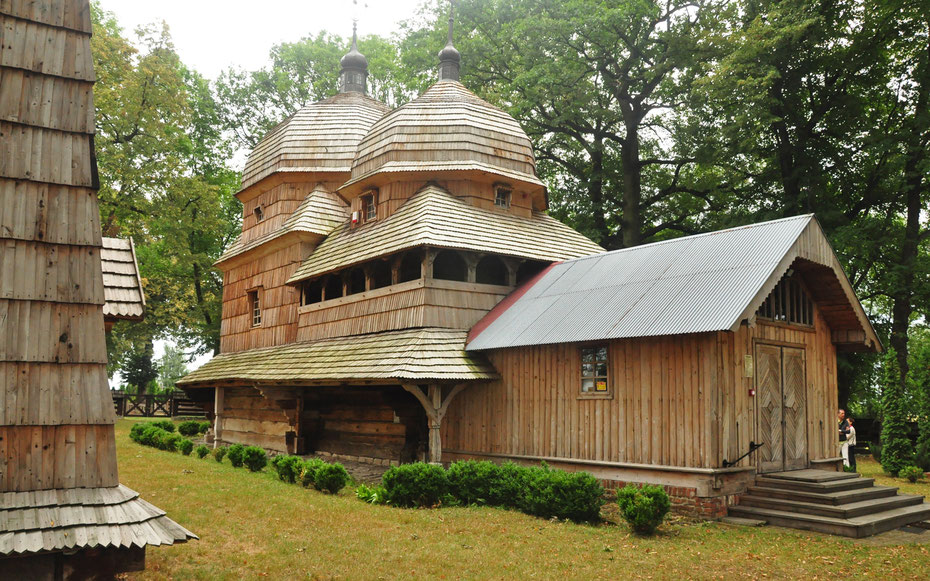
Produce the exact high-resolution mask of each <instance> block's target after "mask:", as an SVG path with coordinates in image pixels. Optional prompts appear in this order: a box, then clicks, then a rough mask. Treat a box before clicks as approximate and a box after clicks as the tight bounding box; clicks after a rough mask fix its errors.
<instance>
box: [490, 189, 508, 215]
mask: <svg viewBox="0 0 930 581" xmlns="http://www.w3.org/2000/svg"><path fill="white" fill-rule="evenodd" d="M510 193H511V190H510V188H504V187H498V188H496V189H495V190H494V205H495V206H497V207H498V208H503V209H505V210H506V209H507V208H509V207H510Z"/></svg>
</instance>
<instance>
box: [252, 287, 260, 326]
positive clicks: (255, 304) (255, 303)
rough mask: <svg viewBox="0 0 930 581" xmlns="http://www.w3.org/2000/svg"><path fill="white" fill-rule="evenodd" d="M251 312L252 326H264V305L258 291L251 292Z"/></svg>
mask: <svg viewBox="0 0 930 581" xmlns="http://www.w3.org/2000/svg"><path fill="white" fill-rule="evenodd" d="M249 310H250V312H251V313H252V326H253V327H260V326H261V324H262V303H261V297H259V294H258V291H257V290H253V291H249Z"/></svg>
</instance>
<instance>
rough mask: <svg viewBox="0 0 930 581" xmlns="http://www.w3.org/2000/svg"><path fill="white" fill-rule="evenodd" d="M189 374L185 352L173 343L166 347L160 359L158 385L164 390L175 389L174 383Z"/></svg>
mask: <svg viewBox="0 0 930 581" xmlns="http://www.w3.org/2000/svg"><path fill="white" fill-rule="evenodd" d="M185 375H187V362H186V361H185V359H184V353H183V352H182V351H181V350H179V349H176V348H175V347H174V346H172V345H167V346H166V347H165V353H164V355H162V356H161V357H159V359H158V385H159V386H160V387H161V389H162V390H164V391H172V390H174V384H175V383H177V381H178V380H179V379H181V378H182V377H184V376H185Z"/></svg>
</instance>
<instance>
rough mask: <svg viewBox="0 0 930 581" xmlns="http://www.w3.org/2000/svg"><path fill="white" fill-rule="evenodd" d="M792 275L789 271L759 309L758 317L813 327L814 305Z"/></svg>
mask: <svg viewBox="0 0 930 581" xmlns="http://www.w3.org/2000/svg"><path fill="white" fill-rule="evenodd" d="M791 274H793V273H791V271H790V270H789V274H787V275H785V277H784V278H782V279H781V281H779V283H778V285H776V286H775V289H774V290H773V291H772V294H770V295H769V296H768V298H766V299H765V302H764V303H762V306H761V307H759V310H758V311H757V312H756V316H757V317H759V318H760V319H768V320H770V321H780V322H782V323H792V324H795V325H808V326H810V325H813V324H814V305H813V303H812V302H811V299H810V296H808V294H807V291H806V290H805V289H804V287H803V286H802V285H801V283H800V282H799V281H798V280H797V279H795V278H792V277H791Z"/></svg>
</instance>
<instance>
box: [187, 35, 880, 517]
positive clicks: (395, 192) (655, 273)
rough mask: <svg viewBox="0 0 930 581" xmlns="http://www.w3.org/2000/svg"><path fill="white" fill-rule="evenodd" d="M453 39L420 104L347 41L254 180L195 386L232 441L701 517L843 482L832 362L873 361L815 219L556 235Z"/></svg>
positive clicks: (254, 159) (520, 152) (271, 144)
mask: <svg viewBox="0 0 930 581" xmlns="http://www.w3.org/2000/svg"><path fill="white" fill-rule="evenodd" d="M451 27H452V23H451V19H450V33H449V43H448V44H447V45H446V47H445V48H443V49H442V51H441V52H440V54H439V60H440V64H439V80H438V82H437V83H436V84H434V85H433V86H432V87H430V88H429V89H428V90H427V91H426V92H424V93H423V94H422V95H421V96H420V97H419V98H417V99H415V100H413V101H411V102H410V103H408V104H406V105H404V106H401V107H398V108H396V109H393V110H390V109H389V108H388V107H386V106H384V105H383V104H381V103H379V102H377V101H375V100H373V99H371V98H369V97H368V96H366V75H367V62H366V60H365V58H364V57H363V56H362V55H361V54H359V52H358V50H357V48H356V46H355V42H354V41H353V46H352V50H351V51H350V52H349V53H348V54H347V55H346V56H345V57H344V58H343V60H342V71H341V79H340V88H341V92H340V93H339V94H338V95H336V96H335V97H333V98H331V99H327V100H325V101H321V102H318V103H315V104H312V105H310V106H308V107H306V108H304V109H301V110H300V111H297V112H296V113H294V115H292V116H291V117H290V118H288V119H286V120H285V121H284V122H283V123H281V124H280V125H279V126H277V127H276V128H274V129H273V130H272V131H271V132H269V134H268V135H267V136H266V137H265V138H264V140H263V141H262V142H261V143H260V144H259V145H258V146H257V147H256V148H255V150H254V151H253V152H252V154H251V156H250V157H249V159H248V162H247V164H246V167H245V172H244V176H243V186H242V190H241V191H240V192H239V193H238V197H239V199H240V200H241V201H242V203H243V206H244V215H243V226H242V234H241V236H240V237H239V238H238V239H237V240H236V241H235V242H234V243H233V244H232V246H231V247H230V248H229V249H228V250H227V251H226V253H225V254H224V255H223V256H222V257H221V258H220V260H219V261H218V263H217V264H218V266H219V267H220V268H221V269H222V270H223V272H224V297H223V318H222V330H221V354H220V355H218V356H216V357H215V358H214V359H212V360H211V361H209V362H208V363H207V364H205V365H204V366H203V367H201V368H200V369H198V370H196V371H194V372H192V373H191V374H189V375H188V376H187V377H186V378H184V379H182V380H181V381H179V382H178V385H179V386H181V387H183V388H184V389H185V390H186V391H187V392H188V393H189V394H191V396H192V397H194V398H197V399H199V400H200V401H202V402H203V403H204V405H205V406H206V407H207V409H208V411H209V413H210V414H211V415H212V417H213V418H214V419H215V430H214V431H215V434H214V435H215V438H216V441H217V442H219V443H231V442H240V443H244V444H256V445H259V446H263V447H265V448H268V449H270V450H273V451H277V452H281V453H292V454H309V453H322V454H332V455H334V456H336V457H340V458H348V459H351V460H357V461H363V462H372V463H377V464H397V463H402V462H409V461H414V460H428V461H432V462H449V461H453V460H457V459H463V458H480V459H491V460H494V461H505V460H512V461H517V462H531V463H535V462H539V461H541V460H544V461H546V462H547V463H549V464H550V465H553V466H558V467H564V468H567V469H583V470H587V471H589V472H592V473H593V474H595V475H596V476H598V477H599V478H602V479H604V480H608V481H615V482H628V481H629V482H652V483H659V484H663V485H665V486H667V487H668V488H669V490H670V491H671V492H672V493H673V495H675V496H676V497H677V498H678V500H679V501H680V502H682V503H685V504H686V505H687V506H686V507H685V508H690V509H692V511H693V512H699V513H701V514H704V515H707V516H720V515H721V514H723V513H725V512H726V507H727V503H728V502H730V503H732V502H733V501H734V499H735V497H736V495H739V494H741V493H743V492H745V491H746V489H747V487H748V486H749V484H750V483H751V481H752V479H753V477H754V476H755V475H756V474H762V473H775V472H778V473H781V472H784V471H786V470H792V469H807V468H811V467H814V468H817V467H820V468H827V469H829V470H834V471H835V470H836V469H837V467H838V465H839V462H840V460H839V446H838V443H837V441H836V440H837V435H836V427H835V425H834V421H835V420H834V417H835V413H836V409H835V408H836V405H837V375H836V352H837V351H838V350H876V349H880V344H879V341H878V339H877V337H876V335H875V332H874V331H873V329H872V326H871V325H870V323H869V320H868V318H867V316H866V314H865V312H864V311H863V309H862V306H861V305H860V304H859V301H858V300H857V298H856V296H855V294H854V293H853V291H852V289H851V287H850V284H849V281H848V280H847V278H846V276H845V274H844V273H843V270H842V268H841V266H840V264H839V263H838V261H837V259H836V256H835V255H834V253H833V250H832V249H831V247H830V244H829V243H828V241H827V239H826V238H825V237H824V234H823V232H822V231H821V229H820V226H819V225H818V223H817V221H816V219H814V217H813V216H799V217H796V218H788V219H785V220H778V221H774V222H768V223H764V224H757V225H753V226H747V227H743V228H735V229H732V230H726V231H721V232H715V233H710V234H704V235H700V236H692V237H688V238H681V239H677V240H672V241H666V242H660V243H656V244H650V245H646V246H642V247H638V248H632V249H626V250H620V251H616V252H604V250H603V249H602V248H600V247H599V246H598V245H597V244H595V243H594V242H592V241H591V240H589V239H587V238H585V237H584V236H582V235H581V234H579V233H577V232H575V231H574V230H572V229H571V228H569V227H567V226H565V225H564V224H561V223H560V222H558V221H556V220H554V219H553V218H551V217H549V216H548V215H547V214H546V209H547V196H546V189H545V186H544V185H543V184H542V183H541V182H540V180H539V179H538V177H537V176H536V168H535V160H534V156H533V147H532V143H531V142H530V140H529V139H528V137H527V135H526V134H525V133H524V131H523V130H522V129H521V128H520V125H519V124H518V123H517V122H516V121H515V120H514V119H513V118H512V117H510V116H509V115H508V114H506V113H505V112H503V111H501V110H499V109H497V108H495V107H493V106H491V105H489V104H488V103H486V102H485V101H483V100H481V99H480V98H478V97H477V96H476V95H474V94H473V93H471V92H470V91H469V90H468V89H467V88H465V87H464V86H463V85H462V84H461V83H460V82H459V64H460V63H459V61H460V56H459V53H458V51H457V50H456V49H455V48H454V47H453V46H452V28H451ZM756 442H758V443H761V449H759V450H755V448H756V447H757V446H753V443H756ZM751 448H752V449H753V450H754V451H753V452H752V453H749V452H750V449H751ZM834 474H836V472H834Z"/></svg>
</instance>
